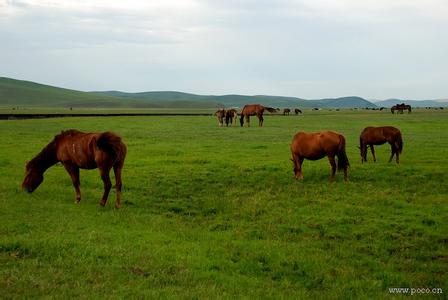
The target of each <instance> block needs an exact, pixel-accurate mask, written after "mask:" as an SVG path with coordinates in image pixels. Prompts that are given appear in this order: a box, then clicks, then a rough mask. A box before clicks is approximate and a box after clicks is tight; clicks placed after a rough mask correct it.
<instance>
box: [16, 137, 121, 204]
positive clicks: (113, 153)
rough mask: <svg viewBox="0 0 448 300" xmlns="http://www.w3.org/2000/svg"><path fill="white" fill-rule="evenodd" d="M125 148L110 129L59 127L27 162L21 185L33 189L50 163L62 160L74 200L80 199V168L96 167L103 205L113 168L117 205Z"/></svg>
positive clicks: (77, 201) (41, 179) (40, 180)
mask: <svg viewBox="0 0 448 300" xmlns="http://www.w3.org/2000/svg"><path fill="white" fill-rule="evenodd" d="M126 152H127V148H126V145H125V144H124V143H123V142H122V141H121V138H120V137H119V136H118V135H116V134H114V133H112V132H103V133H84V132H81V131H78V130H75V129H70V130H67V131H62V132H61V134H58V135H56V136H55V137H54V139H53V140H52V141H51V142H50V143H49V144H48V145H47V146H45V148H44V149H42V151H41V152H40V153H39V154H37V155H36V156H35V157H34V158H33V159H32V160H31V161H30V162H28V163H27V164H26V173H25V179H24V180H23V183H22V188H23V189H25V190H26V191H28V192H29V193H32V192H33V191H34V190H35V189H36V188H37V187H38V186H39V185H40V184H41V183H42V181H43V180H44V176H43V175H44V172H45V171H46V170H47V169H48V168H49V167H51V166H53V165H55V164H56V163H58V162H61V163H62V165H63V166H64V168H65V169H66V170H67V172H68V173H69V174H70V176H71V178H72V182H73V186H74V187H75V191H76V203H79V201H81V191H80V190H79V184H80V182H79V169H80V168H81V169H96V168H98V169H99V170H100V174H101V179H102V180H103V182H104V194H103V197H102V198H101V201H100V204H101V205H102V206H104V205H105V204H106V202H107V197H108V195H109V191H110V189H111V187H112V183H111V181H110V178H109V171H110V169H112V168H113V169H114V173H115V190H116V192H117V202H116V203H115V207H116V208H119V207H120V192H121V170H122V168H123V164H124V159H125V157H126Z"/></svg>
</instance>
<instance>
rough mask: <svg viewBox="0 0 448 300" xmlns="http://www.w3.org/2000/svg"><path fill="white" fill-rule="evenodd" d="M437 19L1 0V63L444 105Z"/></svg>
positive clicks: (411, 10) (446, 10)
mask: <svg viewBox="0 0 448 300" xmlns="http://www.w3.org/2000/svg"><path fill="white" fill-rule="evenodd" d="M447 15H448V2H446V1H444V0H443V1H442V0H427V1H425V2H424V3H423V2H422V1H417V0H407V1H404V0H397V1H393V2H391V1H388V0H387V1H386V0H376V1H373V0H365V1H356V0H339V1H330V0H278V1H269V0H257V1H255V0H246V1H237V0H228V1H219V0H207V1H205V0H178V1H173V0H165V1H137V0H132V1H106V0H95V1H87V0H81V1H79V0H78V1H75V0H63V1H49V0H43V1H37V0H23V1H5V0H0V39H1V40H2V41H3V43H2V47H1V48H0V64H1V65H2V69H3V72H6V73H5V74H3V75H4V76H6V75H9V76H16V77H19V78H25V79H30V80H37V81H39V80H42V79H43V80H45V81H46V82H47V83H52V84H64V85H65V86H68V87H72V88H80V89H84V90H86V89H89V90H90V89H100V88H102V87H104V88H105V89H118V88H121V89H125V90H149V89H155V90H161V89H170V90H173V89H178V90H185V91H191V92H197V93H237V92H240V93H253V94H269V93H277V94H282V95H291V96H299V97H310V98H318V97H321V96H322V97H323V96H325V97H326V96H339V95H347V94H354V93H355V92H356V93H357V94H359V95H361V96H365V97H377V98H378V97H389V96H390V95H386V94H385V92H383V91H387V93H392V91H394V93H396V94H394V96H400V95H436V94H437V95H438V97H445V96H446V95H444V94H443V93H444V92H445V89H444V87H442V86H443V84H442V83H443V82H444V81H446V76H445V75H444V74H445V70H446V69H447V67H448V63H447V61H446V59H445V53H446V51H447V50H448V41H447V39H446V38H445V37H444V32H443V30H441V28H445V27H446V25H448V24H447V23H448V18H446V16H447ZM2 60H3V61H2ZM23 62H27V67H28V68H26V67H23V66H20V65H21V64H23ZM86 64H88V67H86ZM86 69H88V73H89V76H86V75H85V74H84V73H86V72H85V71H83V70H86ZM36 70H39V71H40V72H38V71H36ZM36 74H38V75H36ZM428 78H430V79H431V80H429V82H428V80H427V79H428ZM418 82H422V84H421V85H420V86H419V85H418V84H416V83H418ZM423 82H424V84H423ZM431 82H432V83H431ZM373 87H375V88H373ZM405 87H407V88H405ZM363 91H364V93H363ZM400 93H401V94H400ZM412 97H414V98H415V97H416V96H412Z"/></svg>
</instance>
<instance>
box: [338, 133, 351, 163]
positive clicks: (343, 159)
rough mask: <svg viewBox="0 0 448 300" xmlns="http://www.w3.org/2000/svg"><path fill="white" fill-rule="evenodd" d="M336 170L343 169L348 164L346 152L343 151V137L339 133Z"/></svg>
mask: <svg viewBox="0 0 448 300" xmlns="http://www.w3.org/2000/svg"><path fill="white" fill-rule="evenodd" d="M337 155H338V170H343V169H345V168H347V167H348V166H350V163H349V162H348V157H347V153H346V152H345V138H344V136H342V135H339V147H338V154H337Z"/></svg>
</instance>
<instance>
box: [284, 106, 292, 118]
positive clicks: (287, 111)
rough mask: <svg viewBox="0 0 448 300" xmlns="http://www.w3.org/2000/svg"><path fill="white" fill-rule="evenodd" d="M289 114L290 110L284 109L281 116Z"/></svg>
mask: <svg viewBox="0 0 448 300" xmlns="http://www.w3.org/2000/svg"><path fill="white" fill-rule="evenodd" d="M290 112H291V110H290V109H289V108H285V109H284V110H283V115H284V116H289V113H290Z"/></svg>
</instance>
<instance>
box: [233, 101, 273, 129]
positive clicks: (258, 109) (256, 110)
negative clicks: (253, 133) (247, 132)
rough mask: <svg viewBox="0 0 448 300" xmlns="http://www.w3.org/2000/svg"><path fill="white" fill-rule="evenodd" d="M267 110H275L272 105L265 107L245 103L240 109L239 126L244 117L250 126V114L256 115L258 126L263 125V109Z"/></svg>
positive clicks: (242, 122) (242, 123)
mask: <svg viewBox="0 0 448 300" xmlns="http://www.w3.org/2000/svg"><path fill="white" fill-rule="evenodd" d="M265 109H266V110H267V111H269V112H271V113H273V112H276V111H277V110H276V109H275V108H272V107H265V106H263V105H261V104H246V105H244V107H243V110H242V111H241V117H240V124H241V127H243V125H244V119H246V122H247V126H248V127H250V116H257V118H258V126H259V127H261V126H263V120H264V119H263V113H264V110H265Z"/></svg>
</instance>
